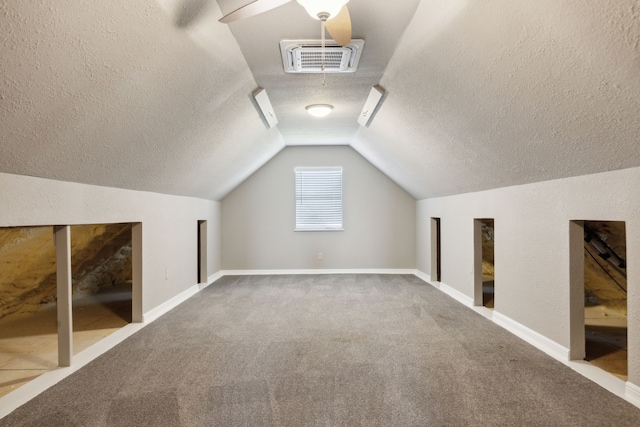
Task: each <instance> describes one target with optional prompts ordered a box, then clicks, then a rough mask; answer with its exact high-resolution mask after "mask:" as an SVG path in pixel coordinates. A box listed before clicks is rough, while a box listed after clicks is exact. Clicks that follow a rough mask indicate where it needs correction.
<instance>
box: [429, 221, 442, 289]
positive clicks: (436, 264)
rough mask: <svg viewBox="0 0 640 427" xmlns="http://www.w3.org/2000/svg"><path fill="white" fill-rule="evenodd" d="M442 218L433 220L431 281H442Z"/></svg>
mask: <svg viewBox="0 0 640 427" xmlns="http://www.w3.org/2000/svg"><path fill="white" fill-rule="evenodd" d="M440 246H441V237H440V218H431V280H432V281H436V282H440V281H442V260H441V248H440Z"/></svg>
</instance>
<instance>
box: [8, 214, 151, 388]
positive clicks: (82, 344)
mask: <svg viewBox="0 0 640 427" xmlns="http://www.w3.org/2000/svg"><path fill="white" fill-rule="evenodd" d="M60 236H63V237H67V238H68V239H67V241H68V246H67V245H66V243H67V241H63V239H61V238H60ZM56 242H57V243H58V244H57V245H56ZM140 242H141V224H100V225H78V226H72V227H69V226H56V227H54V226H38V227H11V228H0V396H2V395H4V394H7V393H9V392H11V391H13V390H14V389H16V388H18V387H20V386H21V385H24V384H26V383H27V382H28V381H30V380H31V379H34V378H35V377H37V376H39V375H40V374H42V373H45V372H47V371H48V370H51V369H55V368H56V367H57V366H58V365H60V366H68V365H69V364H71V358H72V356H73V354H77V353H79V352H80V351H82V350H84V349H86V348H87V347H89V346H91V345H92V344H94V343H96V342H98V341H100V340H101V339H103V338H104V337H106V336H107V335H109V334H111V333H113V332H115V331H116V330H117V329H119V328H121V327H123V326H125V325H126V324H127V323H129V322H131V321H132V320H135V321H139V320H141V319H140V317H141V316H140V311H141V310H140V309H141V306H142V304H141V295H140V294H141V292H140V290H141V284H140V282H141V280H140V274H139V273H140V270H141V268H140V267H141V266H140V263H141V251H140ZM63 243H65V244H63ZM67 267H68V270H66V269H67ZM65 271H69V272H70V273H71V274H70V277H69V281H68V282H67V283H66V284H65V286H62V287H61V286H60V283H61V282H60V280H59V279H60V273H61V272H62V273H63V274H64V273H65ZM134 273H135V277H137V279H136V280H134ZM132 282H135V283H132ZM67 284H68V289H69V290H72V291H73V296H72V297H70V298H68V299H66V301H61V300H59V298H60V295H61V294H60V289H61V288H66V285H67ZM134 290H135V292H134ZM60 316H62V317H63V319H68V321H67V322H62V323H66V324H65V325H64V326H65V327H64V328H63V330H62V333H61V328H59V327H57V326H56V324H60V323H61V322H60ZM71 321H72V322H73V324H71ZM64 329H66V330H64ZM60 343H62V345H61V344H60ZM61 353H62V356H61Z"/></svg>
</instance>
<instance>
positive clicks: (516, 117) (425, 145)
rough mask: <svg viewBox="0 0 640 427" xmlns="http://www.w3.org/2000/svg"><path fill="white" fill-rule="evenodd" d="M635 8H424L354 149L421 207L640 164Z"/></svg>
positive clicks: (501, 0)
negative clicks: (439, 199) (422, 201)
mask: <svg viewBox="0 0 640 427" xmlns="http://www.w3.org/2000/svg"><path fill="white" fill-rule="evenodd" d="M638 70H640V8H639V7H638V3H637V2H636V1H634V0H609V1H604V0H603V1H598V2H580V1H568V2H557V1H552V0H542V1H536V2H514V1H510V0H492V1H482V2H479V1H467V0H447V1H436V0H429V1H428V0H423V1H422V2H421V3H420V6H419V7H418V10H417V11H416V14H415V16H414V18H413V21H412V22H411V24H410V26H409V27H408V28H407V30H406V32H405V34H404V36H403V39H402V40H401V42H400V46H399V48H398V49H397V51H396V53H395V55H394V56H393V58H392V60H391V62H390V64H389V65H388V67H387V69H386V72H385V74H384V77H383V78H382V81H381V84H382V86H384V87H385V88H386V89H387V91H388V97H387V99H386V101H385V103H384V104H383V106H382V108H381V109H380V111H379V112H378V114H377V116H376V118H375V119H374V120H373V123H372V124H371V126H370V128H366V129H365V128H361V129H360V130H359V131H358V134H357V135H356V137H355V138H354V140H353V143H352V145H353V147H354V148H355V149H356V150H358V151H359V152H360V153H361V154H362V155H363V156H364V157H365V158H367V159H369V160H370V161H371V162H372V163H374V164H375V165H376V166H378V167H379V168H380V169H382V170H383V171H384V172H386V173H387V174H388V175H389V176H390V177H391V178H392V179H394V180H395V181H396V182H398V183H399V184H400V185H401V186H403V187H404V188H405V189H407V190H408V191H409V192H410V193H411V194H412V195H413V196H414V197H416V198H417V199H424V198H429V197H435V196H444V195H450V194H456V193H464V192H471V191H479V190H483V189H490V188H496V187H503V186H508V185H517V184H523V183H528V182H535V181H543V180H550V179H555V178H561V177H568V176H575V175H582V174H589V173H596V172H602V171H608V170H615V169H622V168H627V167H634V166H638V165H640V144H639V143H638V135H640V114H638V111H640V79H639V78H638Z"/></svg>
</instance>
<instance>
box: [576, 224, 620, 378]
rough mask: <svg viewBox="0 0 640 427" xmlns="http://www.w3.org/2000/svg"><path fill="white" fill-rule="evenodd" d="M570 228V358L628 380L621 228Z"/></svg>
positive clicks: (604, 225)
mask: <svg viewBox="0 0 640 427" xmlns="http://www.w3.org/2000/svg"><path fill="white" fill-rule="evenodd" d="M571 229H572V231H571V249H572V250H571V254H570V255H571V289H572V293H571V302H572V307H571V329H572V332H571V339H572V341H571V350H572V355H571V358H572V359H584V360H586V361H589V362H591V363H592V364H593V365H596V366H598V367H599V368H601V369H603V370H605V371H607V372H609V373H611V374H613V375H616V376H617V377H619V378H622V379H624V380H626V379H627V376H628V363H627V359H628V358H627V326H628V325H627V269H626V227H625V223H624V222H623V221H574V222H572V224H571Z"/></svg>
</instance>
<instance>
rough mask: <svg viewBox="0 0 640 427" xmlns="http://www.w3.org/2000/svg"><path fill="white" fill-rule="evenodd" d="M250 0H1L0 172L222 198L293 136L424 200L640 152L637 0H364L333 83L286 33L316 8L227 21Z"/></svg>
mask: <svg viewBox="0 0 640 427" xmlns="http://www.w3.org/2000/svg"><path fill="white" fill-rule="evenodd" d="M246 1H247V0H218V2H216V1H215V0H138V1H135V2H130V1H124V0H112V1H95V0H91V1H89V0H85V1H81V0H57V1H56V2H35V1H24V2H22V1H2V0H0V27H1V28H2V37H1V38H0V53H1V55H2V61H0V124H1V127H0V154H1V155H0V172H6V173H15V174H23V175H33V176H41V177H46V178H52V179H59V180H66V181H76V182H83V183H90V184H97V185H107V186H112V187H120V188H131V189H139V190H147V191H156V192H161V193H168V194H180V195H188V196H196V197H203V198H209V199H214V200H220V199H221V198H222V197H224V196H225V195H226V194H227V193H228V192H229V191H231V190H232V189H233V188H234V187H235V186H236V185H237V184H239V183H240V182H242V180H244V179H245V178H246V177H247V176H249V175H250V174H251V173H253V172H254V171H255V170H256V169H257V168H259V167H260V166H261V165H262V164H264V163H265V162H266V161H268V160H269V159H270V158H271V157H272V156H274V155H275V154H276V153H278V152H279V151H280V150H281V149H282V148H283V147H284V146H285V145H301V144H350V145H352V146H353V147H354V148H355V149H356V150H357V151H359V152H360V153H361V154H362V155H363V156H364V157H365V158H367V159H369V160H370V161H371V162H372V163H373V164H374V165H376V166H377V167H379V168H380V169H381V170H382V171H383V172H385V173H386V174H387V175H388V176H390V177H391V178H392V179H393V180H395V181H396V182H397V183H398V184H400V185H401V186H402V187H403V188H405V189H406V190H407V191H409V192H410V193H411V194H412V195H413V196H414V197H416V198H418V199H422V198H427V197H433V196H441V195H448V194H456V193H463V192H470V191H478V190H483V189H489V188H495V187H502V186H506V185H516V184H523V183H528V182H534V181H542V180H548V179H554V178H560V177H566V176H574V175H580V174H587V173H594V172H601V171H607V170H614V169H621V168H626V167H633V166H639V165H640V148H639V147H640V145H639V144H638V135H640V114H638V111H640V108H639V107H640V78H639V77H638V76H640V69H639V68H640V67H639V66H640V7H639V6H638V2H637V0H599V1H597V2H596V1H593V2H584V1H578V0H574V1H570V0H565V1H557V0H539V1H536V2H527V1H513V0H485V1H479V0H422V1H420V0H403V1H401V2H400V1H399V2H390V1H388V0H351V1H350V2H349V9H350V11H351V16H352V21H353V28H354V37H357V38H363V39H365V43H366V44H365V47H364V51H363V56H362V59H361V62H360V66H359V69H358V72H357V73H355V74H354V75H328V76H327V77H328V86H327V87H322V85H321V83H320V82H321V76H319V75H290V74H285V73H284V71H283V70H282V65H281V60H280V53H279V47H278V42H279V41H280V40H281V39H285V38H287V39H288V38H317V37H318V36H319V31H320V28H319V24H318V22H317V21H315V20H312V19H311V18H309V17H308V15H306V13H305V12H304V10H303V9H302V7H301V6H299V5H298V4H297V3H296V2H295V1H293V2H291V3H289V4H286V5H284V6H282V7H280V8H277V9H275V10H272V11H270V12H267V13H264V14H262V15H259V16H256V17H253V18H249V19H246V20H244V21H239V22H236V23H232V24H230V25H224V24H220V23H219V22H218V21H217V20H218V19H219V18H220V17H221V16H222V14H223V12H224V13H227V12H229V11H231V10H233V9H235V8H237V7H239V6H241V5H243V4H244V3H245V2H246ZM377 83H380V84H381V85H382V86H383V87H384V88H385V89H386V90H387V96H386V98H385V101H384V103H383V105H382V107H381V108H380V110H379V112H378V114H377V115H376V117H375V118H374V120H373V122H372V124H371V126H370V127H369V128H361V127H359V126H358V125H357V123H356V119H357V116H358V114H359V112H360V110H361V108H362V106H363V104H364V101H365V99H366V97H367V94H368V92H369V89H370V87H371V86H372V85H374V84H377ZM258 86H261V87H264V88H266V89H267V93H268V94H269V97H270V98H271V102H272V104H273V106H274V110H275V112H276V114H277V116H278V119H279V121H280V123H279V125H278V127H277V128H275V129H271V130H267V129H266V128H265V126H264V125H263V122H262V120H261V119H260V117H259V115H258V114H257V112H256V110H255V109H254V107H253V104H252V100H251V96H250V95H251V92H252V91H253V90H254V89H255V88H256V87H258ZM317 102H328V103H331V104H333V105H334V106H335V109H334V112H333V113H332V115H331V116H329V117H328V118H325V119H323V120H318V119H313V118H311V117H308V116H307V115H306V113H305V111H304V106H306V105H308V104H311V103H317Z"/></svg>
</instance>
